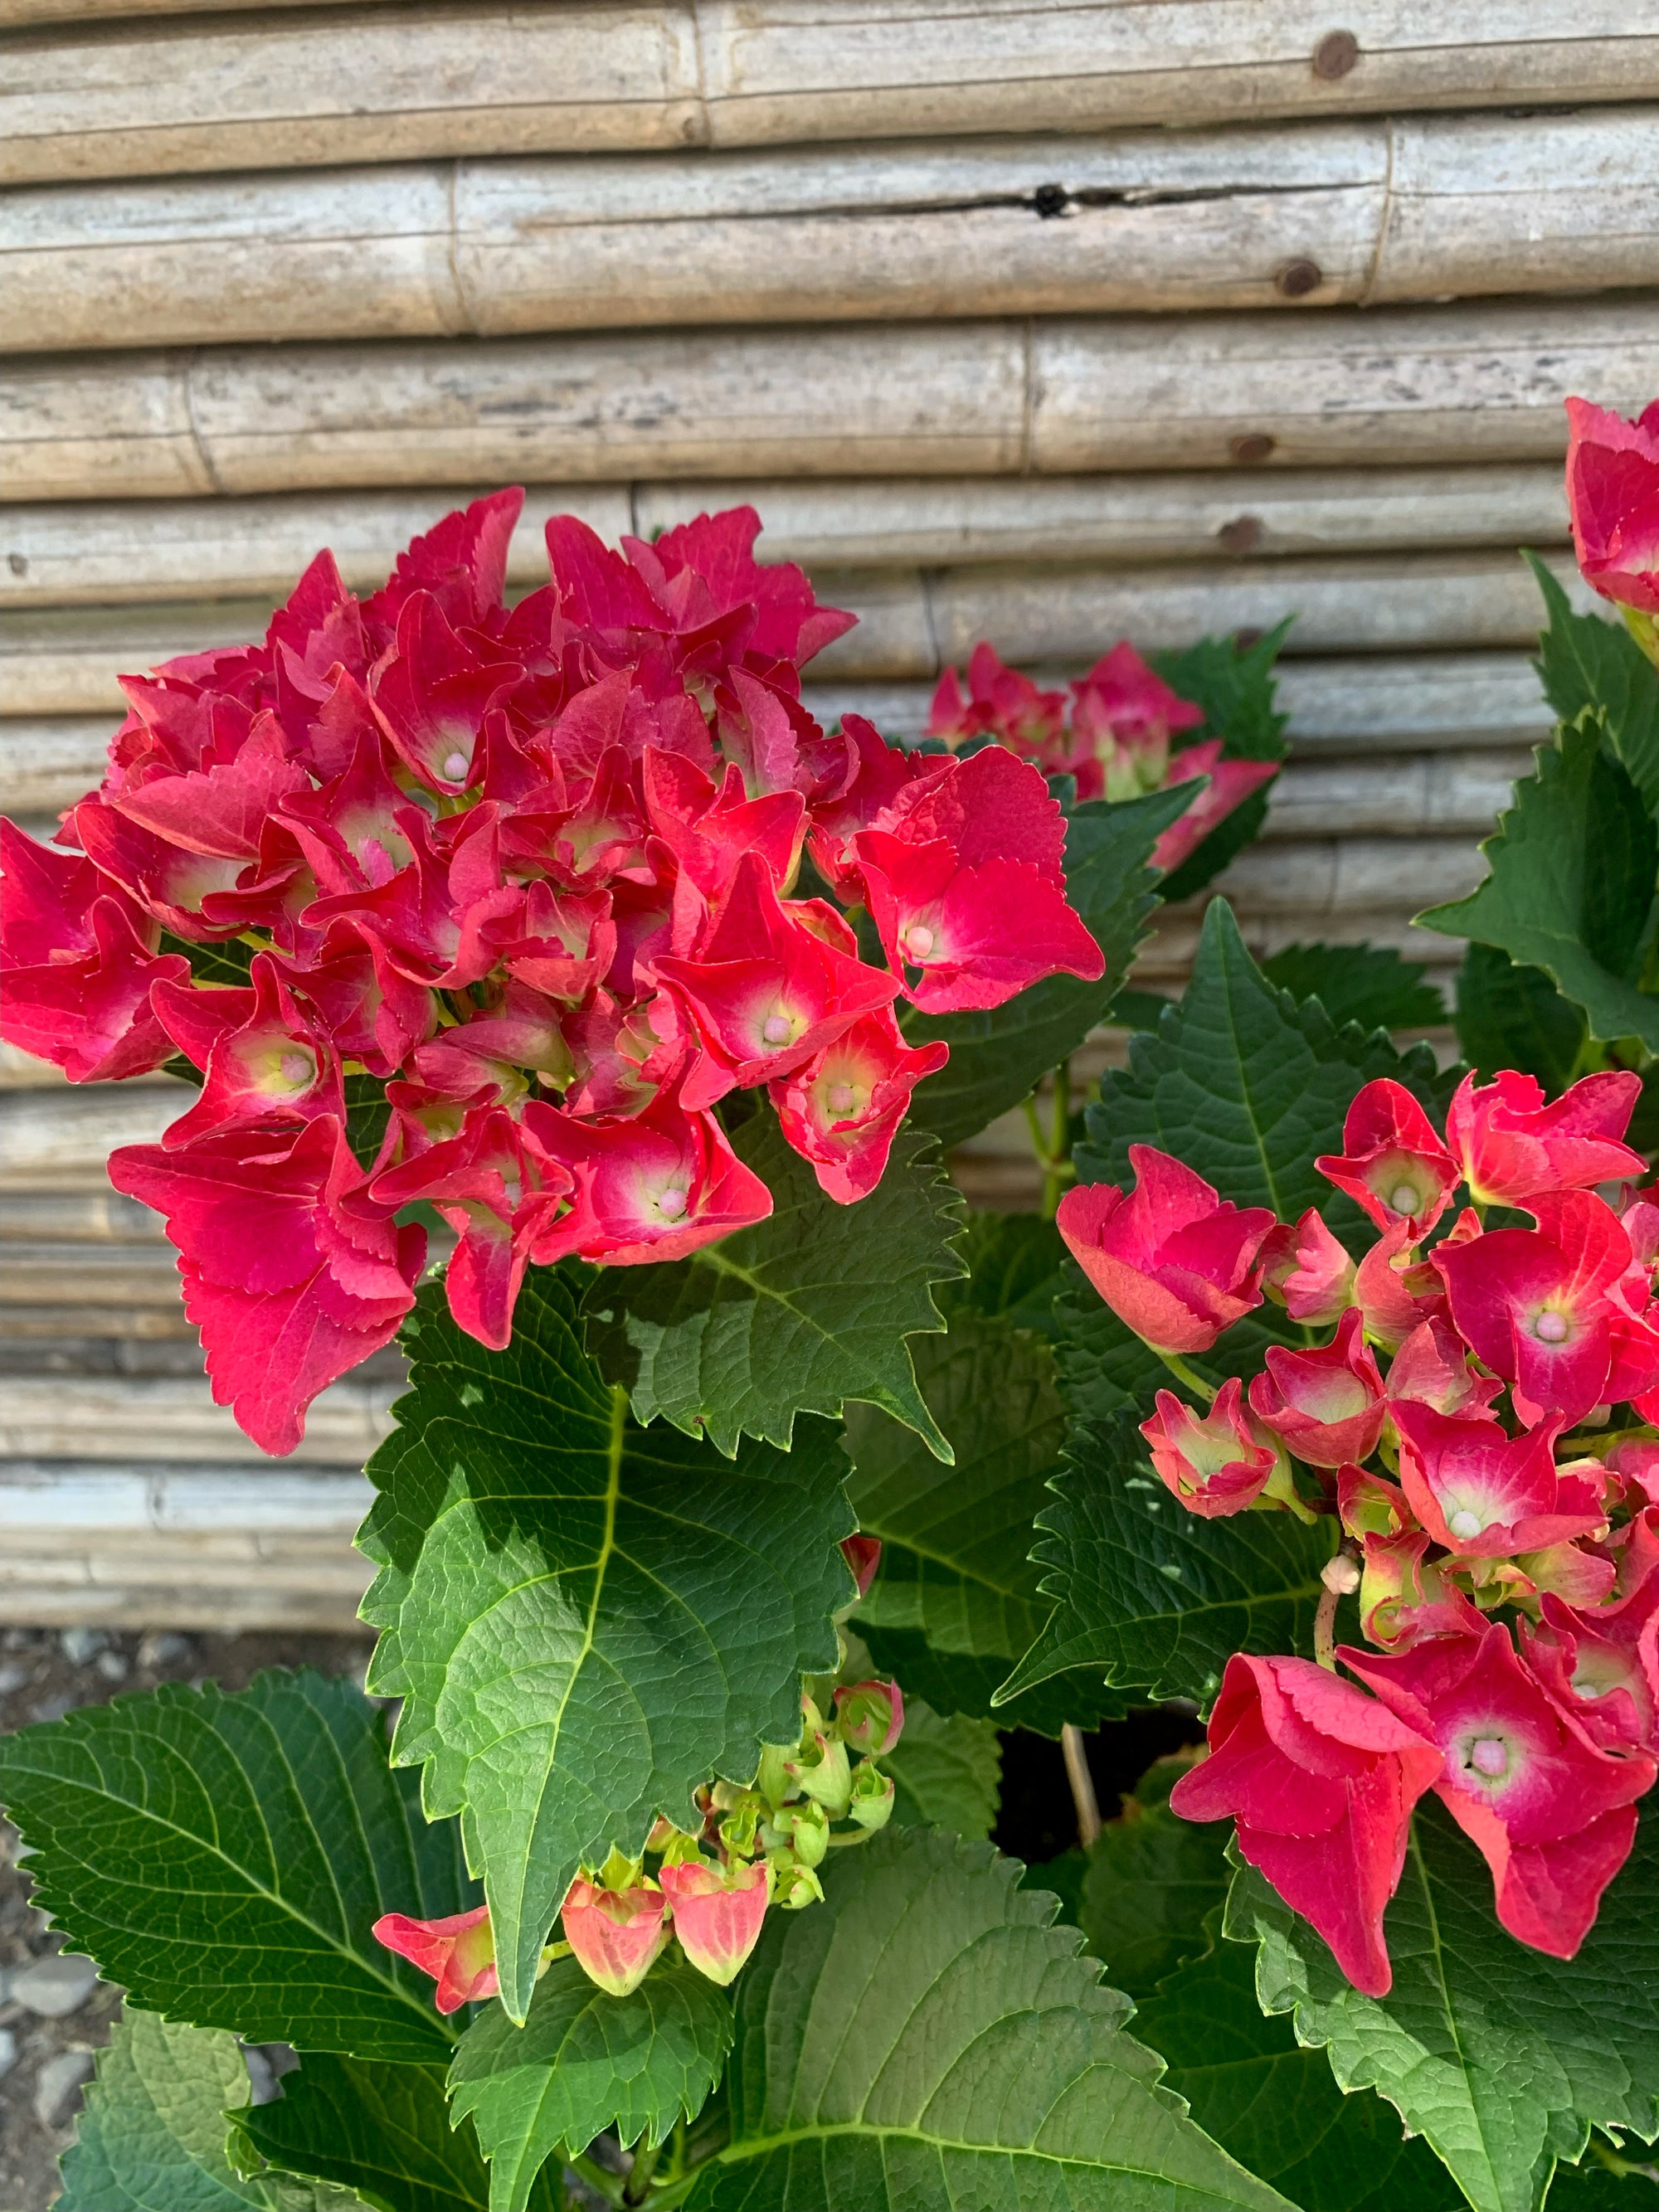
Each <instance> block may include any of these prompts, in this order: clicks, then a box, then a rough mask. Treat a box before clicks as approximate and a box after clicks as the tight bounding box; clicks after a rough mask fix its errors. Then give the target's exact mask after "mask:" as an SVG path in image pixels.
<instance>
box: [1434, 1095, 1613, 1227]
mask: <svg viewBox="0 0 1659 2212" xmlns="http://www.w3.org/2000/svg"><path fill="white" fill-rule="evenodd" d="M1641 1091H1642V1079H1641V1077H1640V1076H1639V1075H1633V1074H1629V1073H1625V1072H1623V1071H1621V1070H1618V1069H1608V1070H1606V1071H1605V1072H1603V1073H1600V1074H1596V1075H1586V1076H1583V1077H1582V1078H1581V1079H1579V1081H1578V1082H1577V1083H1575V1084H1574V1085H1572V1087H1571V1090H1568V1091H1563V1092H1562V1094H1561V1096H1560V1097H1559V1098H1556V1099H1553V1100H1552V1101H1551V1102H1550V1103H1549V1104H1548V1105H1546V1104H1545V1103H1544V1091H1543V1086H1542V1085H1541V1084H1540V1083H1539V1082H1538V1081H1537V1079H1535V1078H1534V1077H1533V1076H1530V1075H1517V1074H1516V1073H1514V1071H1513V1070H1512V1069H1506V1070H1505V1071H1504V1073H1502V1074H1500V1075H1498V1076H1496V1077H1495V1078H1494V1079H1493V1080H1492V1082H1491V1083H1487V1084H1477V1083H1476V1081H1475V1079H1474V1076H1472V1075H1466V1076H1465V1077H1464V1079H1463V1080H1462V1082H1461V1083H1460V1084H1459V1085H1458V1086H1457V1089H1456V1091H1455V1093H1454V1094H1453V1097H1452V1102H1451V1104H1450V1106H1449V1108H1448V1109H1447V1111H1446V1148H1447V1150H1448V1151H1449V1152H1450V1153H1451V1155H1452V1158H1454V1159H1455V1161H1456V1162H1457V1164H1458V1166H1459V1168H1460V1169H1461V1170H1462V1175H1463V1180H1464V1182H1467V1183H1468V1187H1469V1189H1470V1192H1471V1194H1473V1195H1474V1198H1475V1199H1476V1200H1478V1201H1479V1203H1480V1204H1481V1205H1483V1206H1490V1205H1498V1206H1528V1201H1529V1200H1532V1199H1534V1198H1536V1197H1538V1196H1539V1195H1541V1194H1542V1193H1543V1192H1546V1191H1556V1190H1587V1189H1589V1188H1590V1187H1591V1185H1592V1184H1595V1183H1598V1182H1618V1181H1620V1180H1622V1179H1623V1178H1625V1177H1626V1176H1642V1175H1645V1174H1646V1172H1647V1162H1646V1161H1645V1160H1644V1158H1642V1155H1641V1154H1640V1152H1632V1149H1631V1147H1630V1146H1628V1145H1627V1144H1626V1143H1625V1142H1624V1135H1625V1131H1626V1129H1627V1128H1628V1127H1629V1126H1630V1117H1631V1115H1632V1113H1634V1111H1635V1110H1636V1102H1637V1099H1638V1097H1640V1096H1641ZM1528 1210H1530V1208H1529V1207H1528Z"/></svg>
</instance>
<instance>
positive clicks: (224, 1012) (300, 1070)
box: [152, 952, 345, 1152]
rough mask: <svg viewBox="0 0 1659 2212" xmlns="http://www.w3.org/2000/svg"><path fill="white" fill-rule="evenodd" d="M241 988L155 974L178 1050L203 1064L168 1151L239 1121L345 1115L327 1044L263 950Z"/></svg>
mask: <svg viewBox="0 0 1659 2212" xmlns="http://www.w3.org/2000/svg"><path fill="white" fill-rule="evenodd" d="M249 973H250V975H251V977H252V987H251V988H249V989H247V990H246V991H239V990H228V991H197V990H192V989H191V988H190V987H189V986H188V984H183V983H178V982H173V981H158V982H157V983H156V986H155V990H154V992H153V993H152V1004H153V1005H154V1006H155V1012H156V1014H157V1016H158V1017H159V1018H160V1020H161V1024H162V1027H163V1028H164V1029H165V1030H167V1034H168V1036H171V1038H172V1039H173V1042H174V1043H175V1044H176V1045H177V1046H178V1048H179V1051H180V1052H182V1053H184V1054H186V1056H187V1057H188V1058H189V1059H191V1060H194V1061H195V1063H196V1065H197V1067H200V1068H203V1069H204V1070H205V1075H204V1080H203V1084H202V1088H201V1091H200V1093H199V1095H198V1096H197V1101H196V1103H195V1104H194V1105H193V1106H192V1107H191V1109H190V1110H189V1112H188V1113H186V1114H184V1115H180V1117H179V1120H178V1121H175V1122H174V1123H173V1126H172V1127H171V1128H170V1129H169V1130H168V1131H167V1134H166V1136H165V1137H164V1138H163V1139H162V1142H163V1143H164V1144H165V1145H166V1146H167V1150H168V1151H169V1152H176V1151H178V1150H179V1147H180V1146H184V1145H190V1144H193V1143H194V1142H195V1141H196V1139H197V1138H198V1137H211V1136H217V1135H218V1134H219V1133H221V1132H222V1131H224V1130H226V1129H231V1128H234V1127H236V1125H237V1124H238V1123H239V1122H264V1123H269V1122H271V1121H314V1120H315V1119H316V1118H317V1116H318V1115H321V1114H331V1115H333V1117H334V1118H335V1120H336V1121H341V1122H343V1121H344V1120H345V1091H344V1087H343V1084H342V1081H341V1077H340V1063H339V1059H338V1056H337V1054H336V1053H335V1051H334V1048H333V1047H332V1045H331V1043H330V1042H329V1039H328V1038H327V1036H325V1034H324V1033H323V1031H322V1030H321V1029H320V1028H319V1025H318V1024H317V1022H316V1021H315V1019H314V1018H313V1016H312V1015H311V1013H310V1012H308V1011H307V1009H306V1008H305V1007H303V1006H301V1004H300V1002H299V1000H297V999H296V998H295V994H294V993H293V992H292V991H291V990H290V989H289V987H288V985H287V984H286V983H285V982H284V981H283V977H282V975H281V973H280V971H279V970H278V969H277V966H276V962H275V960H274V959H273V958H272V957H271V956H270V953H268V952H262V953H260V954H259V955H258V957H256V958H255V960H254V962H253V964H252V968H251V969H250V970H249Z"/></svg>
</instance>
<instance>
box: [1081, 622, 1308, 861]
mask: <svg viewBox="0 0 1659 2212" xmlns="http://www.w3.org/2000/svg"><path fill="white" fill-rule="evenodd" d="M1072 697H1073V708H1072V742H1071V744H1070V746H1069V748H1068V757H1067V758H1066V763H1065V765H1066V767H1067V768H1070V769H1072V771H1073V774H1074V775H1076V777H1077V779H1078V797H1079V799H1100V798H1103V799H1134V798H1137V797H1139V794H1140V793H1142V792H1146V791H1158V790H1161V789H1163V788H1164V786H1166V785H1168V784H1173V783H1182V782H1184V781H1186V780H1187V775H1192V774H1194V773H1197V774H1202V773H1204V770H1202V769H1198V770H1194V769H1191V768H1190V767H1188V769H1187V772H1186V775H1178V774H1176V773H1174V772H1173V770H1172V768H1171V763H1170V738H1172V737H1175V736H1176V735H1177V734H1178V733H1179V732H1181V731H1182V730H1195V729H1197V728H1198V726H1200V723H1201V722H1202V721H1203V720H1204V709H1203V708H1201V707H1199V706H1195V705H1194V703H1193V702H1192V701H1191V700H1190V699H1183V698H1182V697H1181V696H1180V695H1179V693H1177V692H1176V691H1172V690H1170V686H1169V685H1168V684H1166V683H1165V682H1164V679H1163V678H1162V677H1161V676H1159V675H1158V674H1157V673H1156V672H1155V671H1153V670H1152V669H1151V668H1149V667H1148V666H1147V665H1146V662H1145V661H1144V660H1143V659H1141V657H1140V655H1139V653H1137V652H1136V651H1135V649H1134V647H1133V646H1132V645H1130V644H1129V643H1128V642H1127V641H1124V642H1122V643H1120V644H1117V645H1115V646H1114V647H1112V649H1111V651H1110V652H1109V653H1103V654H1102V655H1101V657H1100V659H1098V660H1097V661H1096V663H1095V665H1094V666H1093V667H1092V668H1091V670H1090V671H1089V672H1088V674H1087V675H1086V676H1085V677H1083V678H1080V679H1079V681H1078V682H1077V683H1075V684H1073V686H1072ZM1193 750H1202V749H1201V748H1194V749H1193ZM1220 751H1221V745H1220V741H1219V740H1216V743H1215V752H1216V755H1217V757H1219V755H1220ZM1191 757H1192V754H1191V752H1188V754H1183V755H1182V759H1183V760H1186V761H1190V759H1191ZM1240 765H1243V763H1240ZM1272 773H1273V770H1272V769H1271V768H1269V769H1267V774H1268V775H1272ZM1085 785H1086V786H1087V788H1086V789H1085ZM1194 842H1196V841H1195V840H1194Z"/></svg>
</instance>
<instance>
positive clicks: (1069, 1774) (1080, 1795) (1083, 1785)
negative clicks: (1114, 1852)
mask: <svg viewBox="0 0 1659 2212" xmlns="http://www.w3.org/2000/svg"><path fill="white" fill-rule="evenodd" d="M1060 1755H1061V1757H1062V1758H1063V1759H1065V1761H1066V1780H1067V1781H1068V1782H1069V1783H1070V1784H1071V1785H1072V1802H1073V1805H1075V1806H1076V1808H1077V1839H1078V1841H1079V1844H1082V1846H1083V1848H1084V1850H1085V1851H1086V1850H1089V1849H1090V1847H1091V1844H1094V1843H1095V1842H1096V1840H1097V1838H1098V1837H1099V1834H1100V1802H1099V1800H1098V1799H1097V1797H1096V1796H1095V1778H1094V1776H1093V1775H1092V1774H1091V1773H1090V1771H1089V1753H1088V1747H1087V1746H1086V1745H1085V1742H1084V1741H1083V1731H1082V1730H1081V1729H1078V1728H1074V1727H1073V1724H1072V1723H1071V1722H1070V1721H1067V1722H1066V1725H1065V1726H1064V1728H1062V1729H1061V1730H1060Z"/></svg>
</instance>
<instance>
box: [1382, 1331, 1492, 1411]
mask: <svg viewBox="0 0 1659 2212" xmlns="http://www.w3.org/2000/svg"><path fill="white" fill-rule="evenodd" d="M1503 1388H1504V1386H1503V1384H1502V1383H1501V1382H1499V1381H1498V1377H1497V1376H1493V1375H1477V1374H1475V1372H1474V1370H1473V1369H1472V1368H1471V1367H1470V1365H1469V1356H1468V1351H1467V1349H1466V1347H1465V1346H1464V1343H1463V1340H1462V1338H1461V1337H1460V1336H1459V1335H1458V1334H1457V1332H1456V1331H1455V1329H1454V1328H1452V1326H1451V1324H1450V1323H1449V1322H1447V1321H1445V1320H1443V1318H1442V1317H1441V1316H1439V1315H1437V1314H1435V1315H1431V1316H1430V1317H1429V1319H1428V1320H1427V1321H1425V1322H1419V1323H1418V1325H1417V1327H1416V1328H1414V1329H1413V1331H1412V1333H1411V1334H1410V1335H1409V1336H1408V1337H1407V1338H1406V1340H1405V1341H1404V1342H1403V1343H1402V1344H1401V1346H1400V1349H1399V1350H1398V1352H1395V1355H1394V1358H1393V1359H1392V1360H1391V1361H1390V1362H1389V1407H1390V1409H1392V1408H1393V1407H1395V1405H1398V1404H1401V1403H1403V1402H1412V1403H1415V1404H1419V1405H1423V1406H1428V1407H1432V1408H1433V1410H1434V1411H1435V1412H1436V1413H1444V1414H1447V1415H1449V1416H1450V1417H1451V1418H1453V1419H1458V1418H1461V1419H1464V1420H1471V1421H1478V1420H1479V1419H1480V1417H1481V1415H1482V1414H1483V1413H1485V1412H1486V1408H1487V1407H1489V1406H1490V1405H1491V1404H1492V1400H1493V1399H1494V1398H1496V1397H1497V1396H1498V1394H1499V1393H1500V1392H1501V1391H1502V1389H1503Z"/></svg>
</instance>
